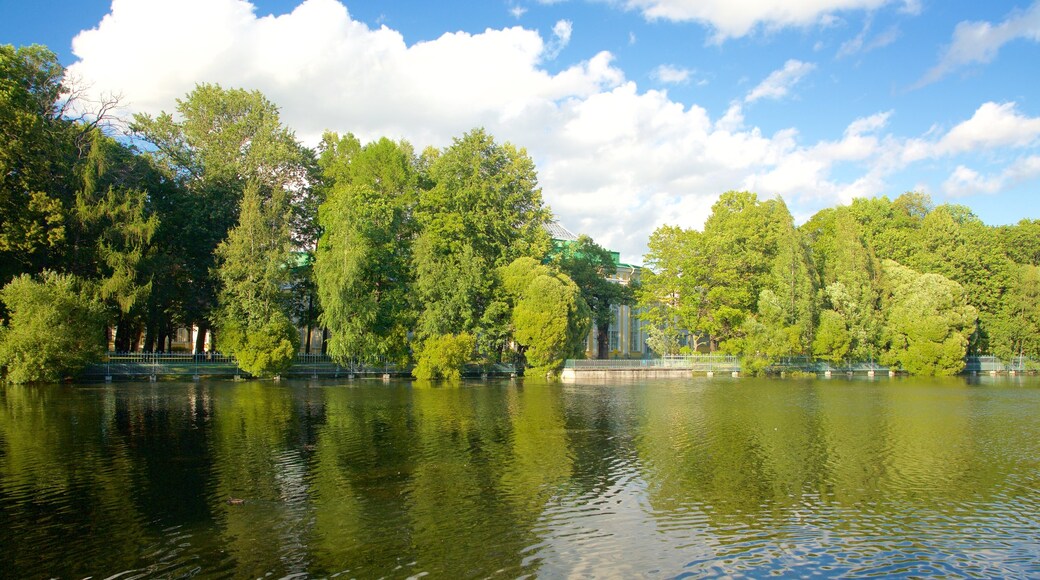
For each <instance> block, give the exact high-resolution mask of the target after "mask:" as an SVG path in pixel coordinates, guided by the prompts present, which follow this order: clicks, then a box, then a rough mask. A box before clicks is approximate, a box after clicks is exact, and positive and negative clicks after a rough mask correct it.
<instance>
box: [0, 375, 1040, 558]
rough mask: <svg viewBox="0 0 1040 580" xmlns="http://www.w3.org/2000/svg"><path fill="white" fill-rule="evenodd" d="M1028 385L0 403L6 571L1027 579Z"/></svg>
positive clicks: (1032, 384) (1034, 425) (633, 386)
mask: <svg viewBox="0 0 1040 580" xmlns="http://www.w3.org/2000/svg"><path fill="white" fill-rule="evenodd" d="M1038 409H1040V380H1037V379H1036V378H1022V377H1017V378H1015V379H1014V380H1003V379H990V378H988V377H986V378H983V379H972V380H970V381H967V380H960V379H956V380H945V381H924V380H895V381H889V380H878V381H844V380H841V381H838V380H835V381H815V380H813V381H808V380H807V381H798V380H790V381H775V380H774V381H769V380H752V379H738V380H729V379H715V380H708V379H694V380H686V381H656V382H647V383H624V384H618V385H590V386H560V385H544V384H527V385H524V384H523V383H516V382H514V383H509V382H502V383H495V382H492V383H479V384H470V385H466V386H463V387H459V388H431V387H421V386H419V385H416V386H414V387H413V386H412V385H410V384H407V383H391V384H389V385H387V384H383V383H381V382H379V383H376V382H373V383H369V382H365V381H357V382H352V383H332V382H326V383H317V382H315V383H299V384H291V383H290V384H274V383H269V382H267V383H262V382H255V383H205V382H203V383H198V384H184V383H159V384H117V385H106V386H80V387H69V386H62V387H58V386H56V387H41V388H35V387H34V388H29V387H15V386H5V387H2V389H0V517H2V518H3V519H2V521H3V524H4V525H2V526H0V571H2V573H0V575H3V576H9V577H44V576H52V577H85V576H94V577H109V576H117V575H118V576H119V577H121V578H133V577H154V576H169V577H176V576H188V575H196V574H198V575H204V576H236V577H245V576H252V577H260V576H265V575H273V576H276V577H280V576H287V575H293V574H305V575H310V576H332V575H337V574H344V575H347V576H354V577H380V576H384V577H409V576H415V575H420V574H424V573H428V574H432V575H433V576H453V577H455V576H465V577H486V576H505V577H516V576H523V575H539V576H548V577H558V576H585V577H599V576H604V575H611V576H656V577H666V578H674V577H703V576H723V575H725V576H746V577H761V576H766V575H770V574H779V575H785V576H790V575H807V574H812V573H822V574H824V575H828V576H834V575H841V576H849V575H852V576H857V575H864V576H890V575H904V576H948V575H957V576H979V577H997V576H1001V577H1036V576H1038V575H1040V543H1038V542H1037V541H1036V538H1037V537H1038V535H1040V414H1038V413H1037V410H1038Z"/></svg>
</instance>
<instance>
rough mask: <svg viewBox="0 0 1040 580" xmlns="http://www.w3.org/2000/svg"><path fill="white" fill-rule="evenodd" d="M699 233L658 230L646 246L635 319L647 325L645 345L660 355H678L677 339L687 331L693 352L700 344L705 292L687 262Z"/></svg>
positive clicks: (692, 256) (672, 228) (696, 248)
mask: <svg viewBox="0 0 1040 580" xmlns="http://www.w3.org/2000/svg"><path fill="white" fill-rule="evenodd" d="M699 235H700V232H697V231H696V230H683V229H682V228H679V227H676V226H661V227H659V228H657V229H656V230H654V232H653V233H652V234H651V235H650V240H649V241H648V242H647V246H648V248H649V252H648V253H647V254H646V256H644V257H643V263H644V268H643V272H642V279H641V283H640V285H639V288H638V289H637V290H636V291H635V294H636V302H637V304H638V307H639V312H640V314H639V316H640V318H642V319H643V320H644V321H646V322H647V345H648V346H649V347H650V348H651V349H653V350H654V352H657V353H658V354H662V355H674V354H678V353H679V348H680V347H681V344H680V336H681V333H682V331H683V330H689V331H690V332H691V336H692V337H693V340H694V345H693V347H694V349H696V348H697V346H698V345H699V342H700V338H701V336H702V335H701V333H700V330H701V329H702V328H703V327H704V326H703V325H702V320H703V318H704V317H706V316H707V311H706V307H707V305H706V301H705V294H706V292H705V289H704V287H702V286H697V285H696V284H697V281H695V280H694V277H693V276H692V272H688V268H689V267H690V262H691V261H692V260H695V259H696V252H698V251H699V246H698V244H697V241H698V236H699Z"/></svg>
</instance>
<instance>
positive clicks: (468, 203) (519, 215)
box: [412, 129, 550, 340]
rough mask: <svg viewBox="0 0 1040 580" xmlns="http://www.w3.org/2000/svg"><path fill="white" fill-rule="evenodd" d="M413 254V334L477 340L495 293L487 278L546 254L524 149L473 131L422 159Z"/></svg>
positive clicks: (541, 209) (545, 216)
mask: <svg viewBox="0 0 1040 580" xmlns="http://www.w3.org/2000/svg"><path fill="white" fill-rule="evenodd" d="M421 163H422V164H428V165H429V171H428V175H427V176H425V177H422V178H421V182H422V183H424V184H425V185H426V186H427V187H428V189H423V190H422V191H421V192H420V195H419V203H418V206H417V208H416V212H415V215H416V219H417V222H418V225H419V228H420V234H419V235H418V238H417V239H416V243H415V246H414V254H413V258H412V259H413V272H414V275H415V293H416V299H417V300H418V302H419V317H418V324H417V328H416V330H417V334H418V336H419V338H420V339H422V340H425V339H426V338H429V337H434V336H438V335H442V334H458V333H460V332H470V333H473V334H478V335H479V334H482V333H481V326H482V325H483V324H484V323H487V322H488V319H487V317H485V314H486V313H487V311H488V309H489V307H490V306H491V304H492V303H493V302H496V301H497V300H496V293H497V292H498V289H497V288H496V286H495V283H494V277H493V276H488V275H487V273H488V272H490V271H492V270H494V268H496V267H498V266H504V265H506V264H509V263H510V262H512V261H513V260H515V259H516V258H518V257H524V256H527V257H532V258H535V259H538V260H540V259H541V258H542V257H544V256H545V254H546V253H547V251H548V249H549V236H548V233H547V232H546V230H545V225H546V224H547V223H548V221H549V219H550V213H549V210H548V209H547V208H546V207H545V206H544V205H543V204H542V196H541V190H540V189H539V188H538V179H537V175H536V173H535V169H534V163H533V162H532V161H531V158H530V157H528V155H527V152H526V151H525V150H523V149H517V148H516V147H514V146H512V145H511V144H508V143H506V144H504V145H499V144H497V143H495V141H494V139H493V138H492V137H491V135H489V134H488V133H487V132H485V131H484V130H483V129H475V130H473V131H470V132H469V133H467V134H465V135H464V136H462V137H461V138H457V139H455V141H454V143H453V144H452V145H451V146H450V147H448V148H447V149H446V150H444V151H443V152H442V153H440V154H430V153H424V155H423V158H422V160H421Z"/></svg>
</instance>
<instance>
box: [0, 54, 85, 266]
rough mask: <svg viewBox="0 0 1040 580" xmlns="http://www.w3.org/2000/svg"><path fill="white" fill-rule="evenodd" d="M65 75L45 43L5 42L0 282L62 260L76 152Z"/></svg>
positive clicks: (0, 87)
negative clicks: (67, 116)
mask: <svg viewBox="0 0 1040 580" xmlns="http://www.w3.org/2000/svg"><path fill="white" fill-rule="evenodd" d="M64 74H65V70H64V68H63V67H62V66H61V64H59V63H58V59H57V57H56V56H55V55H54V53H53V52H51V51H50V50H48V49H46V48H45V47H43V46H38V45H33V46H28V47H21V48H18V49H16V48H14V47H13V46H11V45H0V284H6V283H7V282H8V281H9V280H11V278H12V277H14V276H15V275H17V274H19V273H21V272H30V273H38V272H40V271H41V270H42V269H44V268H47V267H50V268H54V267H56V266H57V265H60V264H56V263H60V259H61V256H62V252H63V250H64V244H65V241H66V228H67V219H68V212H69V210H70V208H71V206H72V199H73V187H74V186H73V180H74V169H75V162H76V157H77V151H76V148H75V146H76V143H75V141H74V139H73V138H72V137H74V135H75V132H77V128H76V127H74V126H73V124H72V123H71V122H70V121H67V120H65V119H64V118H63V114H64V111H65V108H64V103H65V101H64V100H63V99H62V95H63V93H65V91H66V87H65V85H64V84H63V83H62V78H63V76H64Z"/></svg>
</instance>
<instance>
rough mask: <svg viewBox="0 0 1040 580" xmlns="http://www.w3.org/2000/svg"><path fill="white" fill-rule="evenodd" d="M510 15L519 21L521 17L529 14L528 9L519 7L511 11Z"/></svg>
mask: <svg viewBox="0 0 1040 580" xmlns="http://www.w3.org/2000/svg"><path fill="white" fill-rule="evenodd" d="M509 13H510V14H512V15H513V18H516V19H517V20H519V19H520V17H521V16H523V15H524V14H527V8H524V7H523V6H519V5H517V6H513V7H512V8H510V9H509Z"/></svg>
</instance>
